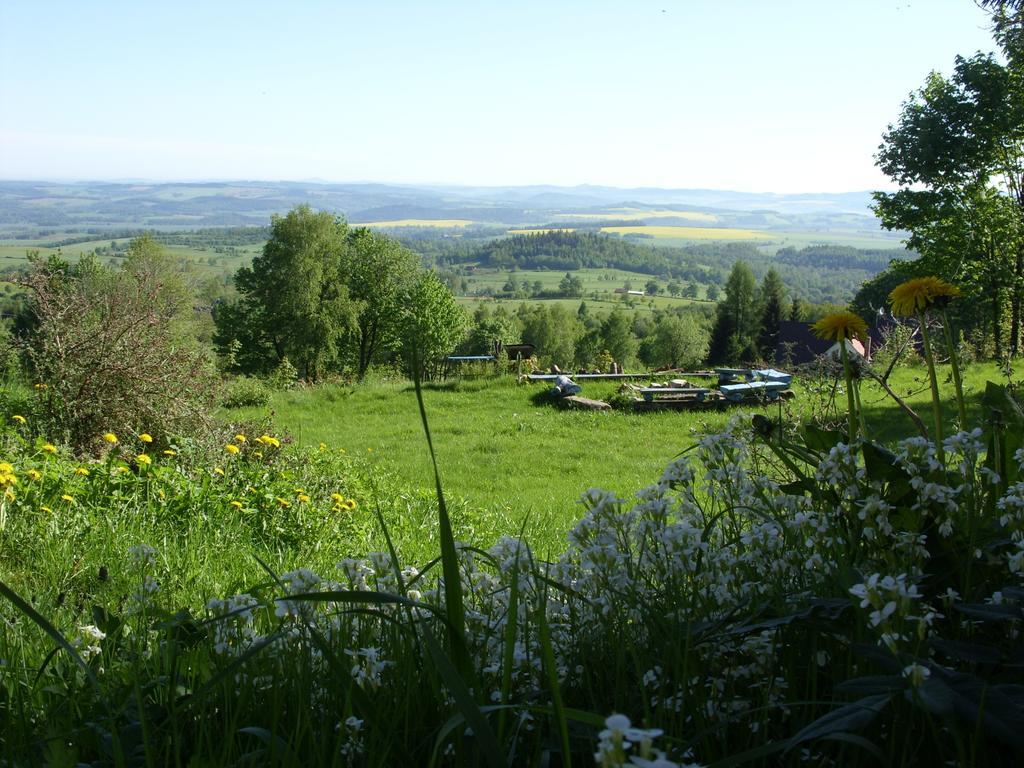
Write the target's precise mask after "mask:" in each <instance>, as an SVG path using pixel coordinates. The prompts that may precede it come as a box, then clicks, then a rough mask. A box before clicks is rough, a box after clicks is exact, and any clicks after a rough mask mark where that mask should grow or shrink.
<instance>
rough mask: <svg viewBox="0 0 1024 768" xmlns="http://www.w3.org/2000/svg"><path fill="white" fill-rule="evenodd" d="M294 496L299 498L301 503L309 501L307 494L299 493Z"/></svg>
mask: <svg viewBox="0 0 1024 768" xmlns="http://www.w3.org/2000/svg"><path fill="white" fill-rule="evenodd" d="M296 498H297V499H298V500H299V502H300V503H301V504H305V503H306V502H308V501H309V496H307V495H306V494H304V493H300V494H299V495H298V496H296Z"/></svg>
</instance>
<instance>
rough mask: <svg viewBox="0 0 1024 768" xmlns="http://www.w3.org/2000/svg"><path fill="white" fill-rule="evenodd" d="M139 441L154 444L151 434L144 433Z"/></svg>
mask: <svg viewBox="0 0 1024 768" xmlns="http://www.w3.org/2000/svg"><path fill="white" fill-rule="evenodd" d="M139 440H141V441H142V442H144V443H152V442H153V436H152V435H151V434H149V432H143V433H142V434H141V435H139Z"/></svg>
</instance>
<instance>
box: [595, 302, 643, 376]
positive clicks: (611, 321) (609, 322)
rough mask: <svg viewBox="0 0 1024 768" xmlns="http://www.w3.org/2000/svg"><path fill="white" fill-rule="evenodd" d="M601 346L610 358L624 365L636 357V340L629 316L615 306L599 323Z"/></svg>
mask: <svg viewBox="0 0 1024 768" xmlns="http://www.w3.org/2000/svg"><path fill="white" fill-rule="evenodd" d="M601 347H602V349H606V350H608V352H609V353H610V354H611V356H612V359H613V360H615V362H617V363H618V364H619V365H621V366H623V367H626V366H628V365H630V364H631V363H632V362H633V359H634V358H635V357H636V349H637V340H636V336H634V335H633V325H632V323H631V322H630V319H629V316H628V315H627V314H626V313H625V312H623V311H622V310H621V309H619V308H618V307H616V308H615V309H614V310H612V311H611V312H610V313H609V315H608V317H606V318H605V319H604V322H603V323H601Z"/></svg>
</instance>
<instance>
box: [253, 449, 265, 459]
mask: <svg viewBox="0 0 1024 768" xmlns="http://www.w3.org/2000/svg"><path fill="white" fill-rule="evenodd" d="M252 455H253V456H254V457H255V458H257V459H262V458H263V454H262V453H261V452H259V451H253V452H252Z"/></svg>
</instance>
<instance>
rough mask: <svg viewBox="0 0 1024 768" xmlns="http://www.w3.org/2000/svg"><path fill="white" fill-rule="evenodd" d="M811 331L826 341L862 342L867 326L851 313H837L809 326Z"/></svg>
mask: <svg viewBox="0 0 1024 768" xmlns="http://www.w3.org/2000/svg"><path fill="white" fill-rule="evenodd" d="M811 330H812V331H813V332H814V335H815V336H817V337H818V338H819V339H827V340H828V341H842V340H843V339H853V338H857V339H861V340H863V339H864V338H865V337H866V336H867V333H868V324H867V323H865V322H864V320H863V319H862V318H861V317H859V316H858V315H855V314H853V312H837V313H836V314H834V315H828V316H826V317H823V318H821V320H819V321H818V322H816V323H815V324H814V325H812V326H811Z"/></svg>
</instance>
